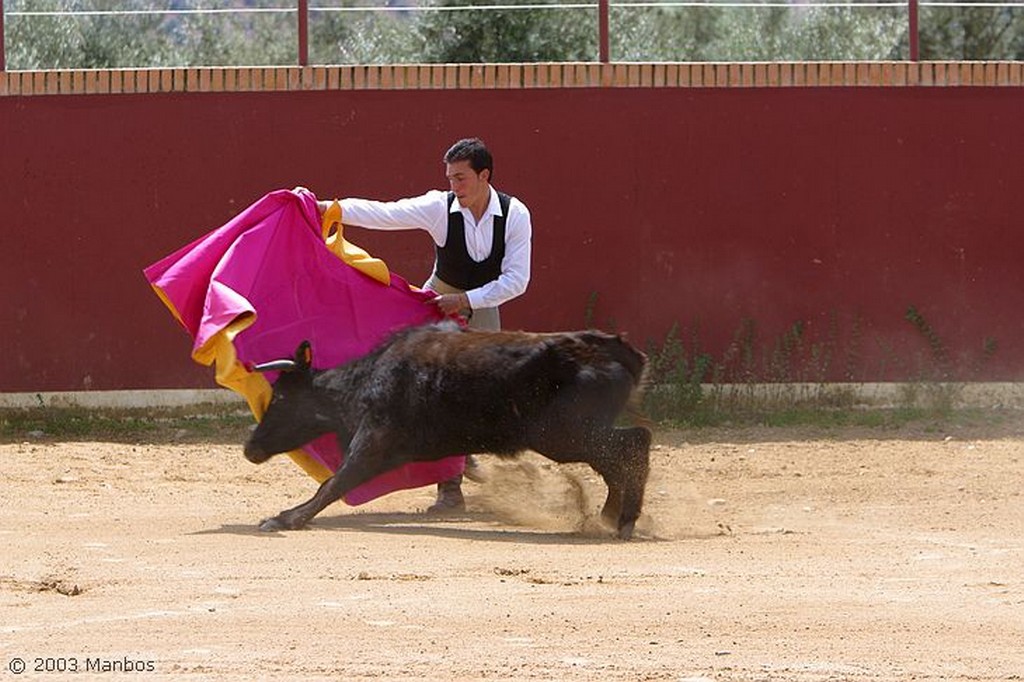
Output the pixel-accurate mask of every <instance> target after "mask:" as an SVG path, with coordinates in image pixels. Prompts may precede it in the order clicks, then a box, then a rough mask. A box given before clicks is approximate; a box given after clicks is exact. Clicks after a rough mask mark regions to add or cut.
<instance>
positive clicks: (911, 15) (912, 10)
mask: <svg viewBox="0 0 1024 682" xmlns="http://www.w3.org/2000/svg"><path fill="white" fill-rule="evenodd" d="M907 12H908V17H907V18H908V19H909V24H910V25H909V29H908V30H909V32H910V61H912V62H916V61H917V60H918V59H920V57H921V54H920V47H921V46H920V44H919V40H918V39H919V38H920V36H919V35H918V33H917V0H909V6H908V7H907Z"/></svg>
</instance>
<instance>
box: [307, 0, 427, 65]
mask: <svg viewBox="0 0 1024 682" xmlns="http://www.w3.org/2000/svg"><path fill="white" fill-rule="evenodd" d="M358 6H359V5H358V4H357V3H355V2H353V1H352V0H346V1H344V2H338V1H337V0H335V2H334V3H333V4H332V5H330V6H329V7H320V6H315V5H312V4H311V8H310V18H309V59H310V62H311V63H313V64H402V63H410V62H421V61H425V59H424V57H423V40H422V38H421V36H420V35H419V32H418V31H417V25H418V22H417V20H416V17H415V13H414V12H412V11H410V10H394V11H372V10H368V11H363V12H357V11H339V9H345V8H352V7H358ZM364 6H365V5H364Z"/></svg>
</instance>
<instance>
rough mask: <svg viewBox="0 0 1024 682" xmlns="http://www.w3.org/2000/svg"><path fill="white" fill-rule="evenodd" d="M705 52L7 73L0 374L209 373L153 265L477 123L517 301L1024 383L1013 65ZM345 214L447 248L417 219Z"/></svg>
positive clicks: (340, 190)
mask: <svg viewBox="0 0 1024 682" xmlns="http://www.w3.org/2000/svg"><path fill="white" fill-rule="evenodd" d="M707 66H708V65H705V66H700V65H697V66H694V67H693V68H692V69H691V68H690V67H685V68H684V67H683V66H673V67H672V68H671V69H668V68H666V67H665V66H664V65H661V66H660V67H659V68H660V69H661V70H660V72H659V71H658V70H656V69H655V68H654V67H652V66H650V65H647V67H644V68H639V67H638V68H637V69H635V70H634V69H632V68H630V69H626V68H622V69H612V68H605V69H598V70H596V71H595V70H594V69H593V68H591V67H590V66H588V65H583V66H581V67H579V69H577V70H569V69H570V67H565V68H562V67H559V68H558V69H551V70H545V71H544V72H543V73H544V76H543V77H541V76H540V75H538V74H540V73H541V68H540V67H538V68H537V69H536V70H534V69H532V68H531V69H527V68H526V67H520V68H519V69H518V70H516V68H512V69H511V70H508V68H507V67H506V70H505V71H504V72H498V71H496V70H494V69H489V70H480V69H469V70H465V71H464V70H462V69H458V70H457V69H456V67H441V68H434V69H428V70H426V71H424V70H423V69H421V70H419V71H417V69H416V67H410V68H409V69H405V70H401V72H400V71H399V70H398V69H394V70H387V71H384V70H383V69H348V70H345V69H318V70H297V69H282V70H279V71H274V70H269V69H261V70H253V71H254V73H249V72H248V71H246V70H241V69H236V70H202V71H196V70H180V71H163V72H161V71H153V72H107V73H105V74H100V75H97V73H96V72H89V73H88V74H85V75H83V74H82V72H74V73H71V74H43V75H39V74H13V73H7V74H0V130H2V131H3V154H2V155H0V216H2V220H3V222H2V224H0V243H2V245H3V246H2V248H0V300H2V301H3V305H2V306H0V358H2V361H0V392H12V391H15V392H17V391H44V390H45V391H50V390H84V389H97V390H99V389H134V388H154V389H155V388H176V387H209V386H212V385H213V380H212V371H211V370H209V369H208V368H204V367H200V366H197V365H195V364H194V363H192V361H191V360H190V359H189V346H190V341H189V339H188V337H187V335H186V334H185V332H184V330H182V329H181V328H180V327H178V326H177V323H175V322H174V321H173V319H172V318H171V316H170V314H169V313H168V311H167V310H166V309H165V308H164V307H163V305H162V304H161V303H160V301H159V300H158V299H157V297H156V296H155V295H154V294H153V292H152V291H151V290H150V289H149V287H148V285H147V284H146V282H145V280H144V279H143V277H142V269H143V268H144V267H145V266H146V265H148V264H150V263H152V262H153V261H155V260H157V259H159V258H160V257H162V256H164V255H166V254H167V253H170V252H171V251H173V250H175V249H177V248H178V247H180V246H183V245H184V244H186V243H188V242H190V241H192V240H193V239H195V238H196V237H198V236H200V235H201V234H203V233H205V232H207V231H209V230H211V229H213V228H215V227H217V226H219V225H221V224H222V223H224V222H225V221H227V220H228V219H229V218H231V217H232V216H233V215H235V214H236V213H237V212H238V211H240V210H241V209H242V208H244V207H245V206H246V205H248V204H249V203H251V202H253V201H255V200H256V199H257V198H259V197H260V196H262V195H263V194H264V193H266V192H268V191H271V190H274V189H278V188H282V187H286V188H287V187H293V186H296V185H303V186H306V187H308V188H310V189H311V190H313V191H314V192H315V193H316V194H317V195H318V196H320V197H321V198H330V197H333V196H335V195H340V196H346V195H347V196H366V197H374V198H383V199H390V198H397V197H401V196H405V195H410V194H414V193H420V192H422V191H424V190H426V189H431V188H443V187H444V186H445V179H444V175H443V165H442V164H441V161H440V159H441V155H442V154H443V152H444V150H445V149H446V148H447V146H448V144H449V143H450V142H451V141H453V140H454V139H456V138H458V137H462V136H467V135H478V136H480V137H482V138H484V140H486V142H487V143H488V145H489V146H490V147H491V148H492V151H493V152H494V154H495V159H496V168H495V176H494V181H495V185H496V186H497V187H499V188H500V189H502V190H504V191H507V192H510V193H512V194H515V195H517V196H519V197H521V198H522V199H523V200H524V201H525V203H526V204H527V205H528V206H529V207H530V209H531V212H532V215H533V221H534V260H533V270H534V275H533V281H532V283H531V286H530V289H529V290H528V292H527V293H526V294H525V295H524V296H523V297H522V298H521V299H519V300H517V301H514V302H512V303H510V304H509V305H507V306H506V308H505V309H504V313H503V317H504V322H505V325H506V326H507V327H510V328H524V329H531V330H554V329H568V328H578V327H583V326H585V325H588V324H592V325H594V326H598V327H604V328H614V329H617V330H620V331H624V332H626V333H628V335H629V336H630V338H631V339H633V340H634V341H637V342H639V343H641V344H643V343H653V344H657V345H661V344H663V343H664V341H665V339H666V338H667V335H668V334H669V333H670V331H671V330H672V329H673V327H676V329H677V333H678V335H679V338H680V339H681V341H682V342H683V344H684V346H686V348H687V352H688V353H691V354H695V353H703V354H706V355H707V356H708V357H709V358H711V359H712V360H713V361H714V362H715V363H716V364H717V365H718V367H719V370H720V371H719V374H718V376H717V377H716V378H717V379H720V380H723V381H725V380H729V381H736V380H746V379H759V380H761V379H767V380H778V381H796V380H801V381H803V380H808V381H818V380H842V381H887V380H915V379H921V378H949V379H966V380H1006V381H1016V380H1022V379H1024V312H1022V311H1024V268H1022V267H1021V264H1020V258H1021V254H1022V253H1024V218H1022V214H1021V211H1020V201H1019V198H1018V194H1019V192H1020V188H1022V187H1024V164H1022V163H1021V159H1024V134H1022V133H1021V130H1022V128H1021V121H1024V90H1022V88H1021V87H1020V82H1021V70H1020V65H1019V64H1015V65H1009V66H1008V67H1006V68H1004V66H1005V65H997V66H994V67H993V69H992V71H991V78H989V77H988V72H986V71H985V70H984V69H982V70H981V71H977V70H972V68H971V67H969V66H968V67H967V69H966V71H965V70H963V69H960V68H957V67H955V66H953V65H948V66H944V67H943V70H942V75H941V78H940V77H939V73H940V71H939V67H938V66H936V65H927V66H928V68H927V70H925V68H924V67H925V65H911V66H908V65H897V66H896V67H893V66H891V65H886V67H885V68H884V69H883V67H878V68H879V70H877V71H874V70H870V69H865V70H864V71H863V76H862V75H861V72H860V71H858V70H857V69H858V68H859V66H857V67H851V68H847V67H848V66H849V65H832V66H831V68H828V69H826V67H825V66H820V67H816V68H815V69H814V71H813V73H814V76H813V77H812V76H811V75H810V73H811V71H809V70H807V68H805V67H801V66H789V67H785V68H788V69H789V70H788V71H786V70H785V69H784V68H783V67H779V66H778V65H772V68H771V69H768V67H766V66H765V65H756V66H755V65H743V68H742V69H734V68H733V67H736V65H719V66H718V67H717V69H718V70H715V67H711V68H712V70H711V71H710V72H708V71H706V68H707ZM684 71H685V73H686V77H685V79H684V76H683V73H684ZM243 72H246V73H247V74H248V76H247V77H246V78H245V79H243V76H242V73H243ZM255 72H258V73H259V78H260V81H259V86H258V87H257V85H256V79H257V77H256V75H255ZM527 72H529V74H531V75H530V76H529V77H528V76H527V75H526V73H527ZM556 72H557V74H558V76H557V77H556V76H555V75H554V74H555V73H556ZM129 73H130V74H131V82H130V83H129V75H128V74H129ZM385 73H386V74H388V75H387V76H386V77H385V76H384V75H383V74H385ZM399 73H401V76H399ZM501 73H503V74H504V75H503V76H502V75H501ZM659 73H660V76H659V75H658V74H659ZM798 73H799V75H797V74H798ZM280 74H284V75H283V76H281V75H280ZM357 74H361V75H357ZM370 74H375V75H373V76H371V75H370ZM436 74H440V75H436ZM488 74H489V75H488ZM886 74H888V75H886ZM926 74H927V75H926ZM190 79H191V80H190ZM346 79H347V80H346ZM972 79H973V80H972ZM115 80H116V85H115ZM684 81H685V82H684ZM90 83H91V85H90ZM554 86H558V87H554ZM349 237H350V238H351V239H352V240H353V241H355V242H356V243H358V244H360V245H361V246H363V247H364V248H366V249H368V250H369V251H370V252H371V253H374V254H375V255H379V256H381V257H383V258H384V259H385V260H386V261H387V262H388V263H389V265H390V266H391V267H392V268H393V269H394V270H396V271H397V272H400V273H401V274H403V275H404V276H406V277H407V278H409V279H410V280H411V281H413V282H420V281H422V280H424V279H425V278H426V276H427V275H428V274H429V268H430V265H431V262H432V249H431V243H430V241H429V238H428V237H427V236H426V235H425V234H423V233H404V234H381V233H373V232H370V231H363V230H353V231H352V232H351V233H350V234H349ZM708 378H710V377H708Z"/></svg>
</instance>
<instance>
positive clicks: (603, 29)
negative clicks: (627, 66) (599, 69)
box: [597, 0, 610, 64]
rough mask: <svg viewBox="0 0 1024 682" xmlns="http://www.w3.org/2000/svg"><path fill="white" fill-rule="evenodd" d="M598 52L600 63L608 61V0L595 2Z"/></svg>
mask: <svg viewBox="0 0 1024 682" xmlns="http://www.w3.org/2000/svg"><path fill="white" fill-rule="evenodd" d="M597 33H598V45H599V47H598V52H599V59H600V60H601V63H603V64H607V63H608V62H609V60H610V59H609V54H608V52H609V50H608V0H598V2H597Z"/></svg>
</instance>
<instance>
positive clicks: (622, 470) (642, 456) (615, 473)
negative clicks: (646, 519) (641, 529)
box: [590, 426, 651, 540]
mask: <svg viewBox="0 0 1024 682" xmlns="http://www.w3.org/2000/svg"><path fill="white" fill-rule="evenodd" d="M602 441H603V442H602V444H601V445H599V446H597V447H595V448H594V451H593V452H594V455H595V457H594V460H593V461H592V462H591V463H590V465H591V466H592V467H593V468H594V470H595V471H597V472H598V473H599V474H601V477H602V478H604V482H605V484H606V485H607V486H608V497H607V498H606V499H605V503H604V507H603V508H602V509H601V518H602V519H603V520H604V521H605V523H607V524H609V525H611V526H614V527H616V528H617V529H618V534H619V537H620V538H622V539H623V540H628V539H629V538H630V537H632V535H633V528H634V527H635V526H636V521H637V519H638V518H640V512H641V510H642V509H643V505H644V490H645V489H646V487H647V474H648V472H649V470H650V449H651V432H650V431H649V430H648V429H646V428H644V427H642V426H635V427H632V428H617V429H612V430H611V431H610V432H609V433H608V435H607V437H606V438H603V439H602Z"/></svg>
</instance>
